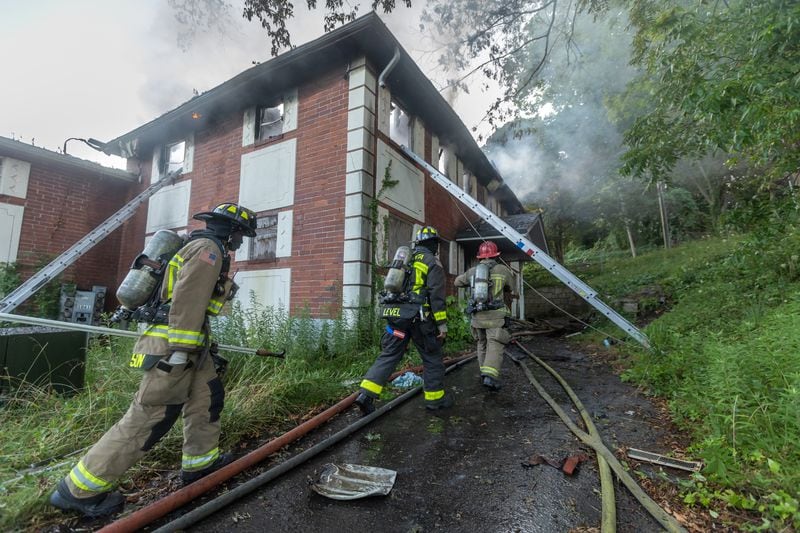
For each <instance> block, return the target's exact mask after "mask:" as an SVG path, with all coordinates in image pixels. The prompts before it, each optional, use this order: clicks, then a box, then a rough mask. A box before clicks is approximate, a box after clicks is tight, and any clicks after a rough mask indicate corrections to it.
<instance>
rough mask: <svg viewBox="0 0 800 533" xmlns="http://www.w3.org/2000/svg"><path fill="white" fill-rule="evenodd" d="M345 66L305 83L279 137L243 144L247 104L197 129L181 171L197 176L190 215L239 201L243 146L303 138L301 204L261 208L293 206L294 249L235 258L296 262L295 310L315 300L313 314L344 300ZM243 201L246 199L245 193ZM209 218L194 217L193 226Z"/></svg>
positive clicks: (261, 265) (250, 265)
mask: <svg viewBox="0 0 800 533" xmlns="http://www.w3.org/2000/svg"><path fill="white" fill-rule="evenodd" d="M343 72H344V67H343V66H340V67H336V68H333V69H331V71H330V72H328V73H323V75H321V76H320V78H318V80H317V81H316V82H314V83H310V84H308V85H305V86H302V87H300V88H298V122H297V129H296V130H294V131H290V132H287V133H286V134H284V135H283V136H281V137H280V138H277V139H271V140H269V141H265V142H257V143H256V144H255V145H250V146H246V147H242V121H243V111H236V112H231V113H229V114H228V115H226V116H223V117H216V118H215V122H214V126H213V127H210V128H206V129H203V130H199V131H197V132H195V147H194V161H193V167H192V172H191V173H188V174H186V175H185V176H184V177H183V178H182V179H191V180H192V193H191V200H190V205H189V213H190V216H191V214H193V213H197V212H199V211H206V210H209V209H211V208H213V207H214V206H215V205H217V204H219V203H221V202H236V201H238V198H239V178H240V171H241V158H242V154H245V153H249V152H252V151H255V150H259V149H261V148H264V147H265V146H267V145H268V144H275V143H279V142H282V141H285V140H288V139H292V138H296V139H297V158H296V160H297V167H296V174H295V198H294V204H293V205H292V206H287V207H283V208H281V209H277V210H274V211H265V212H263V213H259V214H264V215H266V214H274V213H277V212H278V211H285V210H287V209H292V210H293V216H294V220H293V224H292V225H293V228H292V234H293V235H292V236H293V238H292V256H291V257H280V258H278V259H277V260H275V261H246V262H242V263H235V264H234V265H233V266H232V270H241V271H247V270H264V269H271V268H290V269H291V272H292V274H291V296H290V302H291V309H290V312H291V313H292V314H297V313H299V312H301V311H302V310H303V309H305V308H308V309H309V311H310V313H311V316H314V317H333V316H336V314H338V312H339V308H340V307H341V299H342V295H341V278H342V260H343V244H342V242H343V240H344V192H345V163H346V159H345V156H346V153H347V104H348V82H347V80H346V79H344V77H343V75H342V74H343ZM150 168H151V165H150V161H149V160H148V161H144V162H143V163H142V170H143V174H144V176H145V178H144V182H145V183H149V182H150V179H149V175H150ZM243 204H244V206H245V207H247V202H246V201H245V202H243ZM145 221H146V216H144V214H142V216H140V217H139V218H138V219H137V220H135V221H134V222H133V223H132V224H130V228H127V229H129V230H130V233H132V234H134V235H137V236H138V237H136V238H131V239H128V242H129V243H132V242H138V244H137V245H136V246H133V247H132V248H131V247H130V246H129V247H128V249H126V250H125V252H124V253H125V254H126V255H127V256H128V259H127V263H124V264H121V265H120V266H121V270H120V273H121V277H124V276H125V271H126V270H127V266H128V264H129V263H130V258H132V257H133V256H134V255H135V254H136V253H137V251H139V250H141V248H142V245H143V242H144V240H143V238H142V236H143V235H144V231H145ZM203 226H204V225H203V223H202V222H199V221H190V227H189V228H188V229H190V230H191V229H196V228H202V227H203ZM127 235H128V234H127V233H126V236H127ZM120 279H121V278H120Z"/></svg>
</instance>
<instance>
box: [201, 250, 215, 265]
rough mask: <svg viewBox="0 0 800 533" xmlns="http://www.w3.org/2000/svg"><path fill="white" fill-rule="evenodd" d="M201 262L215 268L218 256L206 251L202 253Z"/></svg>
mask: <svg viewBox="0 0 800 533" xmlns="http://www.w3.org/2000/svg"><path fill="white" fill-rule="evenodd" d="M200 261H205V262H206V263H208V264H209V265H211V266H214V265H216V264H217V254H215V253H214V252H209V251H208V250H204V251H203V252H201V253H200Z"/></svg>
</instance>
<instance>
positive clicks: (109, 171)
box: [0, 136, 139, 183]
mask: <svg viewBox="0 0 800 533" xmlns="http://www.w3.org/2000/svg"><path fill="white" fill-rule="evenodd" d="M0 157H10V158H13V159H20V160H21V161H26V162H28V163H42V164H49V165H54V166H57V167H61V168H66V169H70V170H80V171H83V172H89V173H92V174H96V175H98V176H102V177H106V178H112V179H117V180H121V181H125V182H129V183H136V182H138V181H139V176H138V175H136V174H133V173H131V172H128V171H125V170H120V169H117V168H111V167H106V166H103V165H101V164H100V163H95V162H94V161H89V160H87V159H81V158H79V157H74V156H71V155H68V154H59V153H57V152H53V151H52V150H48V149H46V148H40V147H38V146H33V145H30V144H25V143H23V142H20V141H15V140H14V139H9V138H8V137H2V136H0Z"/></svg>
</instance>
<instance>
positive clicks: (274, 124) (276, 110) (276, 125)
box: [256, 102, 284, 141]
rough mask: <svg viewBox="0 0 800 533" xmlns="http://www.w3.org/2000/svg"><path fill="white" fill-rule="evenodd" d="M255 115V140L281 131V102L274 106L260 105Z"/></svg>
mask: <svg viewBox="0 0 800 533" xmlns="http://www.w3.org/2000/svg"><path fill="white" fill-rule="evenodd" d="M256 117H257V118H258V122H257V125H256V130H257V131H256V140H259V141H265V140H267V139H269V138H270V137H275V136H277V135H280V134H281V133H283V118H284V108H283V102H281V103H280V104H278V105H276V106H272V107H269V106H260V107H259V108H258V110H257V113H256Z"/></svg>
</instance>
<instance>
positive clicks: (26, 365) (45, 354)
mask: <svg viewBox="0 0 800 533" xmlns="http://www.w3.org/2000/svg"><path fill="white" fill-rule="evenodd" d="M88 337H89V334H88V333H85V332H81V331H63V330H60V329H55V328H46V327H24V328H5V329H0V394H7V393H8V392H9V391H11V390H13V389H16V388H18V387H19V385H20V384H21V383H26V384H31V385H34V386H36V387H41V388H48V389H49V388H52V389H53V390H55V391H56V392H61V393H70V392H75V391H77V390H79V389H81V388H83V383H84V375H85V372H86V347H87V344H88Z"/></svg>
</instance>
